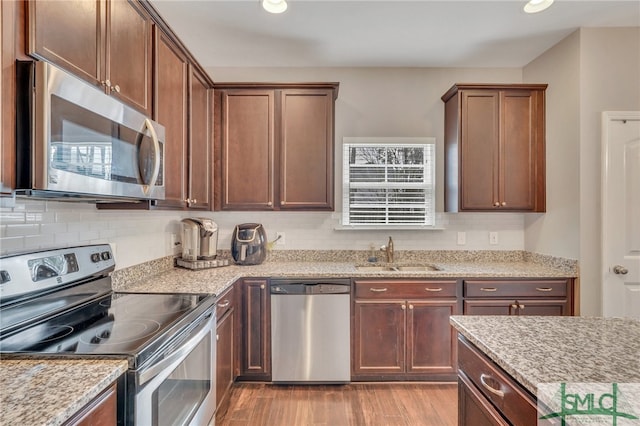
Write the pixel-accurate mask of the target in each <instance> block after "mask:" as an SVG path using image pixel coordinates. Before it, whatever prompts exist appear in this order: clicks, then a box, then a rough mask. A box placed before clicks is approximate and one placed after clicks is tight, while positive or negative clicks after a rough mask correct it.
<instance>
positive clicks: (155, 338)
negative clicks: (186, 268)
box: [0, 293, 211, 365]
mask: <svg viewBox="0 0 640 426" xmlns="http://www.w3.org/2000/svg"><path fill="white" fill-rule="evenodd" d="M210 297H211V296H209V295H198V294H137V293H111V294H109V295H107V296H104V297H102V298H99V299H97V300H94V301H92V302H90V303H87V304H85V305H82V306H79V307H76V308H74V309H72V310H71V311H67V312H64V313H61V314H59V315H57V316H54V317H51V318H48V319H46V320H44V321H41V322H39V323H36V324H32V325H30V326H28V327H26V328H23V329H21V330H19V331H16V332H13V333H11V334H8V335H6V336H2V339H1V340H0V352H4V353H10V352H20V353H34V352H37V353H39V354H42V353H45V354H54V353H55V354H81V355H96V354H99V355H126V356H129V357H131V358H132V359H135V361H134V363H135V364H138V365H140V364H141V363H142V362H144V359H141V358H144V354H145V352H147V349H148V348H149V347H150V346H154V347H157V346H159V345H160V344H161V343H162V342H165V341H167V340H169V339H171V337H172V335H173V334H174V333H175V331H176V330H177V329H178V328H180V326H178V324H179V323H180V322H181V321H184V320H185V319H187V318H188V317H190V316H191V315H192V314H194V313H196V311H199V310H200V309H198V308H199V307H200V306H201V305H203V302H204V301H205V299H207V298H210ZM206 305H208V304H206ZM183 325H184V324H183Z"/></svg>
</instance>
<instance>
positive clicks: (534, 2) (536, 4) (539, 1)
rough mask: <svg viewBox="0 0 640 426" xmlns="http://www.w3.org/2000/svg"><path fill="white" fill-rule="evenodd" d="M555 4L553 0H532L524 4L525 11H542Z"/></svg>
mask: <svg viewBox="0 0 640 426" xmlns="http://www.w3.org/2000/svg"><path fill="white" fill-rule="evenodd" d="M552 4H553V0H530V1H529V3H527V4H525V5H524V11H525V12H527V13H538V12H542V11H543V10H545V9H546V8H548V7H549V6H551V5H552Z"/></svg>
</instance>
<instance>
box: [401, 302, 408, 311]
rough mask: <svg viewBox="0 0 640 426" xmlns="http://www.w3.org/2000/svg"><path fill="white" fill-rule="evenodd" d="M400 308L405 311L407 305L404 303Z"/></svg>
mask: <svg viewBox="0 0 640 426" xmlns="http://www.w3.org/2000/svg"><path fill="white" fill-rule="evenodd" d="M400 309H402V310H403V311H404V310H405V309H407V307H406V306H405V305H404V303H403V304H402V305H400Z"/></svg>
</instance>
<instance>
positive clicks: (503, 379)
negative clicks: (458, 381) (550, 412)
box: [458, 338, 538, 425]
mask: <svg viewBox="0 0 640 426" xmlns="http://www.w3.org/2000/svg"><path fill="white" fill-rule="evenodd" d="M458 368H459V370H460V371H462V372H463V373H464V375H465V376H466V377H468V378H469V380H471V382H473V384H474V385H475V386H476V387H477V389H479V390H480V392H481V393H482V395H484V396H485V397H486V398H487V399H488V400H489V401H491V403H492V404H493V405H494V406H495V407H496V408H497V409H498V410H499V411H500V412H501V413H502V414H503V415H504V416H505V417H506V418H507V420H508V421H509V422H510V423H511V424H514V425H535V424H537V419H538V415H537V408H536V403H535V400H534V398H533V397H532V396H530V395H529V393H528V392H527V391H526V390H524V389H523V388H522V387H521V386H520V385H519V384H518V383H516V382H515V381H514V380H513V379H512V378H510V377H509V376H508V375H507V374H506V373H505V372H504V371H503V370H502V369H501V368H500V367H498V366H497V365H495V364H494V363H493V362H492V361H491V360H490V359H489V358H487V357H486V356H485V355H483V354H482V353H480V352H479V351H478V350H477V349H475V348H474V347H473V346H472V345H471V344H470V343H468V342H467V341H466V340H464V339H463V338H460V339H458Z"/></svg>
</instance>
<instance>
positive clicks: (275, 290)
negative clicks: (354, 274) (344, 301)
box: [271, 281, 351, 295]
mask: <svg viewBox="0 0 640 426" xmlns="http://www.w3.org/2000/svg"><path fill="white" fill-rule="evenodd" d="M349 293H351V284H350V283H336V282H323V281H299V282H286V283H280V282H272V283H271V294H274V295H295V294H302V295H305V294H306V295H308V294H349Z"/></svg>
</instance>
